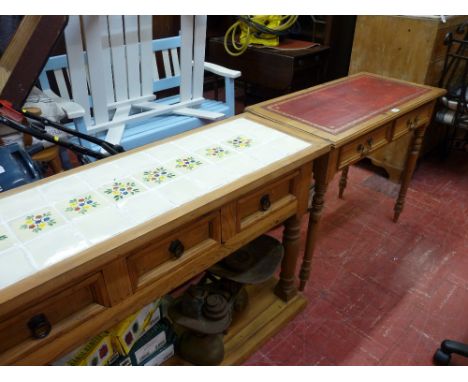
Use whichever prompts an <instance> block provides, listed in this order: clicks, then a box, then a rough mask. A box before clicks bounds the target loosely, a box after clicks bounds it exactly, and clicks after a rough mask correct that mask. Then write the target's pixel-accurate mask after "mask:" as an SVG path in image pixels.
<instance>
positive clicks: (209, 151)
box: [197, 145, 232, 161]
mask: <svg viewBox="0 0 468 382" xmlns="http://www.w3.org/2000/svg"><path fill="white" fill-rule="evenodd" d="M197 154H199V155H202V156H204V157H206V158H208V160H211V161H219V160H223V159H225V158H226V157H228V156H231V155H232V151H231V150H230V149H228V148H226V147H224V146H221V145H211V146H207V147H204V148H202V149H200V150H198V151H197Z"/></svg>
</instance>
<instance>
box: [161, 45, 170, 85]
mask: <svg viewBox="0 0 468 382" xmlns="http://www.w3.org/2000/svg"><path fill="white" fill-rule="evenodd" d="M161 53H162V58H163V64H164V73H165V74H166V78H169V77H173V75H172V70H171V61H170V60H169V52H168V51H167V50H163V51H161Z"/></svg>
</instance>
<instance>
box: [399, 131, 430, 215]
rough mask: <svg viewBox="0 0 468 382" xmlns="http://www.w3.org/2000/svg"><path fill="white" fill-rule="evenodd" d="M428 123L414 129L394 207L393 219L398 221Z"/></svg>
mask: <svg viewBox="0 0 468 382" xmlns="http://www.w3.org/2000/svg"><path fill="white" fill-rule="evenodd" d="M426 127H427V125H423V126H421V127H419V128H417V129H415V131H414V136H413V140H412V142H411V145H410V147H409V149H408V157H407V159H406V166H405V169H404V171H403V174H402V177H401V186H400V193H399V194H398V199H397V201H396V203H395V207H394V215H393V221H394V222H395V223H396V222H397V221H398V218H399V217H400V214H401V211H402V210H403V206H404V204H405V198H406V192H407V191H408V186H409V183H410V181H411V178H412V176H413V172H414V169H415V167H416V162H417V160H418V157H419V152H420V151H421V147H422V141H423V138H424V132H425V130H426Z"/></svg>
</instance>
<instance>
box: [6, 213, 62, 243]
mask: <svg viewBox="0 0 468 382" xmlns="http://www.w3.org/2000/svg"><path fill="white" fill-rule="evenodd" d="M63 223H64V220H63V219H62V217H61V216H60V215H59V214H58V213H57V212H56V211H55V209H53V208H51V207H49V208H43V209H41V210H37V211H35V212H32V213H30V214H27V215H26V216H23V217H21V218H19V219H16V220H13V221H11V222H10V223H9V224H10V227H11V228H12V229H13V231H14V233H15V234H16V236H17V237H18V238H19V239H20V240H22V241H26V240H30V239H33V238H35V237H38V236H39V235H41V234H42V233H43V232H49V231H51V230H52V229H54V228H55V227H57V226H60V225H61V224H63Z"/></svg>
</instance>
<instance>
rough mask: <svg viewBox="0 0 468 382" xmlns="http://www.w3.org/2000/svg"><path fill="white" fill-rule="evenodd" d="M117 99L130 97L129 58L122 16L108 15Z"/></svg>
mask: <svg viewBox="0 0 468 382" xmlns="http://www.w3.org/2000/svg"><path fill="white" fill-rule="evenodd" d="M108 20H109V35H110V44H111V57H112V69H113V74H114V76H113V77H114V87H115V99H116V101H123V100H125V99H128V82H127V59H126V57H125V45H124V30H123V19H122V16H108Z"/></svg>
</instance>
